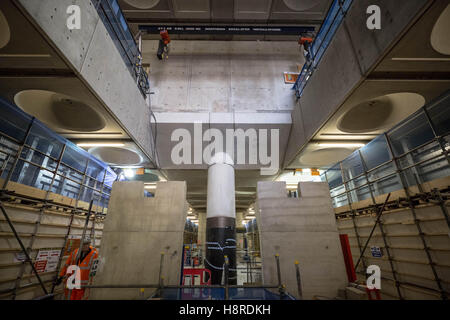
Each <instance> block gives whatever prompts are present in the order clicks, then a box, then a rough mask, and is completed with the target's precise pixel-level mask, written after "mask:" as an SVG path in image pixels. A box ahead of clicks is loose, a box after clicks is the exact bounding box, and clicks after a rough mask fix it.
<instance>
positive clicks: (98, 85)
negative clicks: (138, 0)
mask: <svg viewBox="0 0 450 320" xmlns="http://www.w3.org/2000/svg"><path fill="white" fill-rule="evenodd" d="M19 3H20V4H21V5H22V7H23V8H24V9H25V11H27V12H28V14H29V15H30V16H31V18H32V19H33V20H34V22H35V23H36V25H37V26H38V27H39V28H40V29H42V30H43V32H44V33H45V34H46V36H47V37H48V38H49V40H50V41H51V42H52V43H53V45H54V47H55V48H56V49H57V50H58V51H59V52H61V55H62V56H63V57H65V59H66V60H67V62H68V63H69V64H70V65H71V66H72V68H73V69H74V71H75V72H76V73H77V74H79V75H80V77H81V78H82V79H83V80H84V81H85V83H86V84H87V85H88V86H89V87H90V88H91V90H92V92H93V93H94V94H95V95H96V96H97V97H98V98H99V99H100V100H101V101H102V102H103V104H104V105H105V106H106V108H107V109H108V110H109V112H110V113H111V114H112V115H113V117H114V118H115V119H116V120H117V121H118V122H119V123H120V124H121V125H122V127H123V128H124V129H125V130H126V131H127V133H128V134H129V135H130V136H131V137H132V138H133V140H135V142H136V143H137V144H138V145H139V146H140V147H141V148H142V149H143V150H144V151H145V152H146V153H147V154H148V155H149V154H151V153H152V152H151V146H152V139H151V131H150V124H149V122H150V121H149V120H150V111H149V107H148V106H147V104H146V102H145V100H144V98H143V96H142V95H141V93H140V91H139V89H138V87H137V85H136V81H134V79H133V77H132V76H131V74H130V73H129V71H128V69H127V67H126V65H125V63H124V61H123V60H122V57H121V56H120V53H119V52H118V50H117V48H116V46H115V45H114V42H113V40H112V39H111V36H110V35H109V33H108V31H107V30H106V27H105V25H104V24H103V22H102V21H101V19H100V17H99V15H98V13H97V10H96V8H95V7H94V4H93V3H92V2H91V1H90V0H40V1H36V0H19ZM70 5H78V6H79V7H80V9H81V29H80V30H69V29H68V28H67V18H68V17H69V15H68V14H67V13H66V10H67V8H68V7H69V6H70Z"/></svg>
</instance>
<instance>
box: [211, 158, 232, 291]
mask: <svg viewBox="0 0 450 320" xmlns="http://www.w3.org/2000/svg"><path fill="white" fill-rule="evenodd" d="M225 255H226V256H227V257H228V260H229V266H228V269H229V273H228V283H229V284H236V204H235V188H234V167H233V161H232V159H231V158H230V157H229V156H228V155H227V154H225V153H218V154H216V155H215V156H214V157H213V158H212V160H211V163H210V167H209V169H208V194H207V209H206V258H205V267H206V268H208V269H209V270H210V271H211V275H212V279H211V280H212V281H211V284H221V283H222V275H223V268H224V261H225V259H224V256H225Z"/></svg>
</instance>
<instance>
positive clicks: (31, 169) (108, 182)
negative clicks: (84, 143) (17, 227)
mask: <svg viewBox="0 0 450 320" xmlns="http://www.w3.org/2000/svg"><path fill="white" fill-rule="evenodd" d="M0 112H1V114H2V118H0V177H1V178H3V179H4V181H3V185H2V189H5V188H6V187H7V184H8V182H10V181H12V182H17V183H20V184H23V185H28V186H32V187H35V188H37V189H41V190H44V191H49V192H52V193H55V194H60V195H63V196H66V197H68V198H72V199H75V200H76V201H77V203H78V202H79V201H85V202H86V203H89V202H90V201H91V199H92V198H93V197H94V198H96V205H97V207H102V211H101V212H100V213H101V214H103V212H104V209H105V208H106V207H107V206H108V201H109V196H110V193H111V188H112V184H113V182H114V181H115V179H116V177H117V176H116V174H115V173H114V171H112V169H111V168H109V166H108V165H106V164H105V163H103V162H101V161H99V160H97V159H96V158H94V157H93V156H91V155H90V154H89V153H88V152H86V151H85V150H83V149H81V148H79V147H77V146H76V145H75V144H73V143H72V142H70V141H68V140H66V139H64V138H62V137H60V136H58V135H57V134H55V133H53V132H52V131H51V130H50V129H48V128H47V127H46V126H45V125H44V124H42V123H41V122H40V121H38V120H37V119H35V118H33V117H31V116H29V115H27V114H26V113H24V112H22V111H21V110H19V109H18V108H17V107H15V106H12V105H10V104H9V103H8V102H6V101H5V100H3V99H0Z"/></svg>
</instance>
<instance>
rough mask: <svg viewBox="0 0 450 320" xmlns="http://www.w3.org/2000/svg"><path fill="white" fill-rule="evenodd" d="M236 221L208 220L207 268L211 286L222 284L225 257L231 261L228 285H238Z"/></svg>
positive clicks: (214, 218)
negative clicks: (209, 273) (209, 272)
mask: <svg viewBox="0 0 450 320" xmlns="http://www.w3.org/2000/svg"><path fill="white" fill-rule="evenodd" d="M235 221H236V219H234V218H228V217H213V218H207V219H206V259H205V268H206V269H208V270H210V271H211V284H213V285H214V284H216V285H217V284H218V285H220V284H222V277H223V267H224V263H225V259H224V256H225V255H226V256H228V259H229V263H230V264H229V270H230V271H229V273H228V284H236V283H237V277H236V225H235Z"/></svg>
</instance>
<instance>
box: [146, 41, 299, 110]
mask: <svg viewBox="0 0 450 320" xmlns="http://www.w3.org/2000/svg"><path fill="white" fill-rule="evenodd" d="M157 45H158V42H157V41H151V40H149V41H144V61H145V62H149V63H150V70H151V71H150V79H151V83H152V85H153V87H152V90H154V91H155V95H153V96H152V99H153V100H152V106H153V108H154V110H155V111H171V112H183V111H187V110H188V111H191V112H192V111H193V112H233V111H234V112H249V111H250V112H255V111H290V110H292V109H293V107H294V105H295V95H294V92H293V91H292V90H291V89H292V84H285V83H284V80H283V72H285V71H286V72H298V69H297V65H301V64H303V56H302V54H301V52H299V49H298V44H296V43H295V42H292V43H290V42H275V41H270V42H269V41H266V42H265V41H182V40H178V41H177V40H174V41H172V43H171V44H170V46H171V49H170V54H169V59H168V60H164V61H159V60H158V59H157V58H156V50H157Z"/></svg>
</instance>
